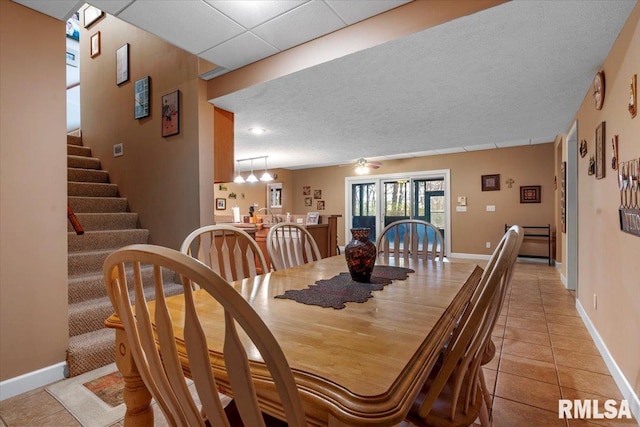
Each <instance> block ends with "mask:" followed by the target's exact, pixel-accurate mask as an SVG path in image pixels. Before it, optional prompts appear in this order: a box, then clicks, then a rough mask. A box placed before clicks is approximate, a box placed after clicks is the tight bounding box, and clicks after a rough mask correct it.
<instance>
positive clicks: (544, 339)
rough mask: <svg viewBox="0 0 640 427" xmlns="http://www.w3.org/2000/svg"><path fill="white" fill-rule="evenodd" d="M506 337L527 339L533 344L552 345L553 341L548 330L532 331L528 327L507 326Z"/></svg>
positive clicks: (520, 339)
mask: <svg viewBox="0 0 640 427" xmlns="http://www.w3.org/2000/svg"><path fill="white" fill-rule="evenodd" d="M504 337H505V338H507V339H510V340H518V341H525V342H529V343H532V344H538V345H545V346H547V347H551V341H550V339H549V334H548V333H547V332H537V331H530V330H528V329H522V328H514V327H513V326H507V329H506V330H505V334H504Z"/></svg>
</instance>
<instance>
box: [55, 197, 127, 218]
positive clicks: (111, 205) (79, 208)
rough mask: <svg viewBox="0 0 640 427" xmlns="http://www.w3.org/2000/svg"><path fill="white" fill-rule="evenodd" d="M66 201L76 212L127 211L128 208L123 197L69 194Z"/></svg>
mask: <svg viewBox="0 0 640 427" xmlns="http://www.w3.org/2000/svg"><path fill="white" fill-rule="evenodd" d="M67 201H68V202H69V206H71V209H73V212H74V213H76V214H78V213H104V212H127V210H128V209H129V203H128V202H127V199H125V198H124V197H85V196H69V197H68V198H67Z"/></svg>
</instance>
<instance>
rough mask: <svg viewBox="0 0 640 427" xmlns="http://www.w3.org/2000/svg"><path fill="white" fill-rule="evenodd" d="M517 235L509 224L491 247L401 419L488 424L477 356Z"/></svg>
mask: <svg viewBox="0 0 640 427" xmlns="http://www.w3.org/2000/svg"><path fill="white" fill-rule="evenodd" d="M517 244H518V235H517V233H516V232H515V231H513V230H509V231H507V233H505V237H504V239H503V240H501V242H500V244H499V245H498V246H497V247H496V249H495V250H494V254H493V255H492V257H491V259H490V260H489V263H488V264H487V266H486V268H485V270H484V273H483V275H482V279H481V281H480V284H479V285H478V287H477V288H476V290H475V292H474V293H473V295H472V296H471V298H470V300H469V303H468V304H467V307H466V309H465V310H464V312H463V314H462V316H461V317H460V319H459V320H458V323H457V326H456V327H455V329H454V331H453V333H452V335H451V337H450V339H449V341H448V343H447V345H446V347H445V348H444V349H443V352H442V353H441V357H440V359H439V360H438V362H437V363H436V366H435V367H434V369H433V370H432V373H431V374H430V375H429V378H428V379H427V381H426V383H425V385H424V386H423V388H422V390H421V391H420V393H419V394H418V396H417V397H416V399H415V400H414V403H413V406H412V408H411V410H410V412H409V415H408V416H407V421H409V422H411V423H412V424H414V425H417V426H440V427H443V426H447V427H453V426H468V425H471V424H473V422H474V421H475V419H476V418H478V417H480V422H481V424H482V426H483V427H487V426H489V425H490V421H489V409H488V408H489V402H490V401H489V400H487V397H486V395H485V393H484V392H483V389H482V384H481V381H482V380H481V375H482V368H481V365H480V360H481V358H482V355H483V353H484V351H485V347H486V346H487V344H488V341H489V340H490V338H491V331H492V329H493V326H494V317H495V316H496V314H497V313H498V309H499V307H500V297H501V296H502V289H501V287H502V285H503V284H504V277H505V275H508V270H509V269H510V266H511V265H512V264H513V262H514V260H515V257H516V256H517V249H516V246H517Z"/></svg>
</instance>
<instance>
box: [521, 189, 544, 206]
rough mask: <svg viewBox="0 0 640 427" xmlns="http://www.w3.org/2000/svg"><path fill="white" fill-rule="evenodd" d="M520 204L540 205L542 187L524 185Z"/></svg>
mask: <svg viewBox="0 0 640 427" xmlns="http://www.w3.org/2000/svg"><path fill="white" fill-rule="evenodd" d="M520 203H540V186H539V185H523V186H521V187H520Z"/></svg>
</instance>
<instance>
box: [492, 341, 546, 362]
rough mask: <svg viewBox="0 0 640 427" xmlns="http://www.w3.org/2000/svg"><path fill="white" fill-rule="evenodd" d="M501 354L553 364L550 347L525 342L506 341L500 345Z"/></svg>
mask: <svg viewBox="0 0 640 427" xmlns="http://www.w3.org/2000/svg"><path fill="white" fill-rule="evenodd" d="M502 354H511V355H514V356H520V357H526V358H528V359H533V360H540V361H542V362H547V363H553V353H552V352H551V347H548V346H544V345H538V344H532V343H528V342H525V341H517V340H510V339H506V338H505V340H504V341H503V344H502Z"/></svg>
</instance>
